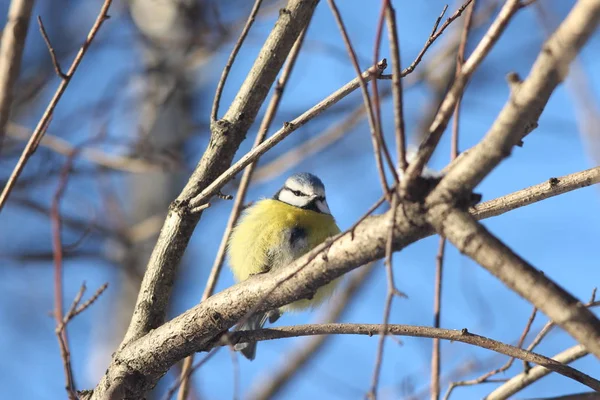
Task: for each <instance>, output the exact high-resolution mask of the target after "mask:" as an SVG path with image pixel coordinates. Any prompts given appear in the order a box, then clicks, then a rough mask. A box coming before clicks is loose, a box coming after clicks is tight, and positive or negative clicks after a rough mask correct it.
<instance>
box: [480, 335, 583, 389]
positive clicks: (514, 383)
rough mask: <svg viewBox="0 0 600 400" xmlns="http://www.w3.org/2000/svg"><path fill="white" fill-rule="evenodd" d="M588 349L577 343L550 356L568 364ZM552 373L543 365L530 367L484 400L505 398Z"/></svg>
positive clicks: (580, 356)
mask: <svg viewBox="0 0 600 400" xmlns="http://www.w3.org/2000/svg"><path fill="white" fill-rule="evenodd" d="M588 354H589V353H588V351H587V350H586V349H585V347H583V346H582V345H580V344H578V345H576V346H573V347H571V348H569V349H567V350H565V351H562V352H560V353H558V354H557V355H555V356H554V357H552V359H554V360H555V361H557V362H559V363H561V364H565V365H567V364H570V363H572V362H573V361H576V360H579V359H580V358H582V357H584V356H586V355H588ZM550 373H552V371H551V370H549V369H546V368H544V367H540V366H536V367H533V368H531V369H530V370H529V371H527V372H522V373H520V374H518V375H515V376H514V377H512V378H511V379H509V380H508V381H506V382H505V383H504V384H502V385H501V386H499V387H497V388H496V389H495V390H494V391H493V392H491V393H490V394H488V395H487V396H486V397H485V400H505V399H508V398H509V397H510V396H512V395H514V394H516V393H518V392H520V391H521V390H523V389H525V388H526V387H527V386H529V385H531V384H532V383H534V382H537V381H538V380H540V379H541V378H543V377H544V376H546V375H549V374H550Z"/></svg>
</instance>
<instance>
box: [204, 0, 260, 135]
mask: <svg viewBox="0 0 600 400" xmlns="http://www.w3.org/2000/svg"><path fill="white" fill-rule="evenodd" d="M262 2H263V0H255V1H254V6H252V11H250V15H249V16H248V20H246V25H244V29H242V33H241V34H240V37H239V38H238V40H237V42H236V43H235V45H234V46H233V50H231V54H230V55H229V59H228V60H227V64H225V68H223V72H222V73H221V79H219V83H218V84H217V91H216V93H215V99H214V100H213V105H212V111H211V113H210V122H211V124H213V123H215V122H216V121H217V114H218V113H219V103H220V102H221V95H222V94H223V89H224V88H225V82H226V81H227V77H228V76H229V71H230V70H231V67H232V66H233V63H234V61H235V58H236V57H237V54H238V52H239V51H240V49H241V48H242V45H243V44H244V41H245V40H246V36H248V32H250V28H251V27H252V24H254V20H255V19H256V14H258V10H259V9H260V5H261V3H262Z"/></svg>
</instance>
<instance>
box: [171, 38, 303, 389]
mask: <svg viewBox="0 0 600 400" xmlns="http://www.w3.org/2000/svg"><path fill="white" fill-rule="evenodd" d="M307 29H308V27H307V28H305V29H304V30H303V31H302V32H301V33H300V36H298V39H297V40H296V43H294V46H293V47H292V50H291V51H290V55H289V56H288V60H287V62H286V64H285V66H284V67H283V69H282V71H281V76H280V77H279V79H278V80H277V83H276V84H275V91H274V94H273V97H271V101H270V102H269V105H268V106H267V111H266V113H265V116H264V118H263V120H262V122H261V125H260V128H259V129H258V133H257V135H256V139H255V140H254V145H253V148H256V147H257V146H258V145H260V144H261V143H262V142H263V141H264V139H265V137H266V136H267V133H268V131H269V128H270V127H271V123H272V122H273V119H274V118H275V115H276V114H277V110H278V109H279V104H280V103H281V99H282V96H283V92H284V90H285V87H286V85H287V82H288V80H289V77H290V75H291V73H292V70H293V69H294V65H295V64H296V59H297V58H298V55H299V54H300V49H301V48H302V43H303V42H304V38H305V36H306V31H307ZM257 161H258V158H257V159H256V160H255V161H253V162H252V163H250V164H249V165H248V166H247V167H246V169H245V170H244V173H243V175H242V179H241V181H240V186H239V188H238V191H237V195H236V197H235V201H234V204H233V207H232V209H231V213H230V215H229V220H228V221H227V226H226V228H225V232H224V233H223V237H222V238H221V243H220V245H219V250H218V251H217V256H216V257H215V261H214V263H213V266H212V268H211V270H210V275H209V277H208V280H207V282H206V287H205V288H204V293H203V294H202V300H201V301H204V300H206V299H207V298H209V297H210V296H211V295H212V294H213V292H214V289H215V286H216V284H217V280H218V278H219V275H220V273H221V269H222V267H223V261H224V260H225V253H226V250H227V243H228V242H229V237H230V235H231V231H232V229H233V227H234V226H235V224H236V222H237V220H238V218H239V216H240V214H241V212H242V209H243V205H244V200H245V198H246V192H247V191H248V187H249V186H250V182H251V180H252V174H253V173H254V169H255V167H256V165H257ZM193 362H194V356H193V355H191V356H189V357H187V358H186V359H185V361H184V363H183V368H182V372H181V374H182V377H181V382H182V383H181V389H180V390H179V393H178V395H177V399H178V400H185V399H186V398H187V392H188V386H189V378H190V373H189V370H190V368H191V367H192V364H193Z"/></svg>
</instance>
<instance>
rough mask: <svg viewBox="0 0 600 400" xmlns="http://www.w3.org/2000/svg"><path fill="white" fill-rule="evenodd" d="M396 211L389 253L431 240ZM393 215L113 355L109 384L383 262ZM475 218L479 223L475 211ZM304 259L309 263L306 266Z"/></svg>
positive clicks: (161, 368)
mask: <svg viewBox="0 0 600 400" xmlns="http://www.w3.org/2000/svg"><path fill="white" fill-rule="evenodd" d="M526 190H527V189H526ZM509 196H510V195H509ZM492 202H493V203H495V204H496V206H495V207H497V208H498V209H502V207H503V206H502V202H498V201H494V200H493V201H492ZM490 203H491V202H490ZM484 204H485V203H484ZM399 207H400V209H399V211H398V212H397V213H396V224H395V225H396V227H395V229H394V232H393V237H394V242H393V247H394V250H396V251H398V250H400V249H402V248H404V247H406V246H407V245H409V244H411V243H413V242H415V241H417V240H419V239H421V238H424V237H426V236H429V235H431V234H433V230H432V229H431V228H430V227H428V226H427V224H426V223H425V221H423V220H422V219H420V218H419V215H420V209H419V208H418V206H415V205H408V204H405V205H402V204H401V205H400V206H399ZM488 211H489V210H488ZM491 211H492V212H491V213H490V214H488V215H497V214H498V212H497V210H495V209H492V210H491ZM391 213H392V210H390V211H388V212H387V213H385V214H383V215H379V216H374V217H370V218H367V219H365V220H364V221H363V222H361V223H360V224H358V225H357V227H356V229H355V230H354V231H353V233H352V232H346V233H345V234H342V236H341V238H340V239H339V240H337V241H335V242H334V243H332V244H331V247H330V248H329V250H327V251H326V252H325V256H323V255H322V254H321V255H320V256H319V257H316V258H315V254H318V253H319V252H320V251H321V249H323V248H324V247H326V246H328V245H329V244H328V243H325V244H323V245H321V246H320V247H319V248H317V249H315V250H314V251H313V252H311V253H310V254H307V255H306V256H305V257H303V258H301V259H299V260H297V261H296V262H294V263H293V264H291V265H289V266H288V267H286V268H283V269H281V270H278V271H276V272H275V271H274V272H270V273H269V274H265V275H262V276H256V277H254V278H251V279H249V280H248V281H246V282H243V283H241V284H238V285H235V286H232V287H230V288H228V289H226V290H225V291H223V292H220V293H217V294H215V295H213V296H211V297H210V298H208V299H207V300H206V301H204V302H202V303H200V304H198V305H197V306H195V307H194V308H192V309H190V310H188V311H186V312H185V313H183V314H181V315H179V316H178V317H176V318H174V319H173V320H171V321H169V322H167V323H165V324H164V325H162V326H160V327H159V328H157V329H155V330H153V331H152V332H150V333H148V334H147V335H145V336H144V337H142V338H140V339H138V340H136V341H134V342H132V343H130V344H129V345H128V346H126V347H125V348H124V349H123V350H122V351H121V352H120V353H119V354H117V355H116V359H115V360H114V366H113V370H112V371H111V374H113V376H115V378H112V379H116V377H138V379H139V377H145V376H150V377H152V376H154V377H158V376H161V375H162V374H164V373H165V372H166V371H167V370H168V368H169V367H170V366H171V365H173V364H175V363H176V362H177V361H179V360H181V359H182V358H184V357H185V356H187V355H189V354H192V353H194V352H196V351H201V350H204V349H208V348H210V347H211V346H212V345H213V344H214V341H215V340H216V339H215V338H217V337H218V336H219V335H220V334H222V333H223V332H225V331H226V330H227V329H229V328H230V327H231V326H233V325H234V324H235V323H236V322H237V321H238V320H239V319H240V318H242V317H244V316H245V315H246V313H247V312H248V311H250V310H251V309H253V308H254V307H255V306H256V305H257V304H258V303H259V302H261V305H260V307H258V308H257V309H256V310H255V311H263V310H267V309H273V308H276V307H279V306H281V305H283V304H288V303H290V302H292V301H294V300H298V299H300V298H305V297H309V296H310V295H311V294H312V293H313V292H314V291H315V290H316V288H317V287H319V286H322V285H324V284H325V283H327V282H329V281H331V280H332V279H335V278H337V277H339V276H341V275H342V274H344V273H346V272H348V271H350V270H352V269H355V268H357V267H359V266H360V265H364V264H366V263H367V262H369V261H373V260H376V259H379V258H382V257H383V256H384V248H385V243H386V240H387V238H388V233H389V225H388V223H389V221H390V216H391ZM405 215H406V216H408V217H409V218H410V222H408V221H407V220H406V219H405ZM475 217H476V218H477V217H478V215H477V212H476V211H475ZM308 259H312V261H310V262H309V263H308V264H306V262H307V260H308ZM274 287H276V289H275V290H273V291H272V292H271V293H270V295H269V296H268V297H267V298H266V299H265V298H264V295H265V293H269V292H270V291H271V290H272V289H273V288H274ZM241 299H243V301H242V300H241ZM263 300H264V301H263ZM147 379H151V378H147ZM154 379H156V378H154Z"/></svg>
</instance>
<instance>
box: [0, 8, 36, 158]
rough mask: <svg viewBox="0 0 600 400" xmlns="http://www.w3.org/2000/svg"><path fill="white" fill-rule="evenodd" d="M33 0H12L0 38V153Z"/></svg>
mask: <svg viewBox="0 0 600 400" xmlns="http://www.w3.org/2000/svg"><path fill="white" fill-rule="evenodd" d="M32 8H33V0H12V1H11V2H10V7H9V8H8V18H7V21H6V25H5V26H4V29H3V31H2V39H0V153H1V152H2V143H3V140H4V136H5V134H6V133H5V131H6V124H7V122H8V118H9V116H10V109H11V105H12V100H13V88H14V86H15V84H16V83H17V79H18V78H19V71H20V70H21V57H22V55H23V48H24V47H25V39H26V38H27V30H28V28H29V19H30V18H31V10H32Z"/></svg>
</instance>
